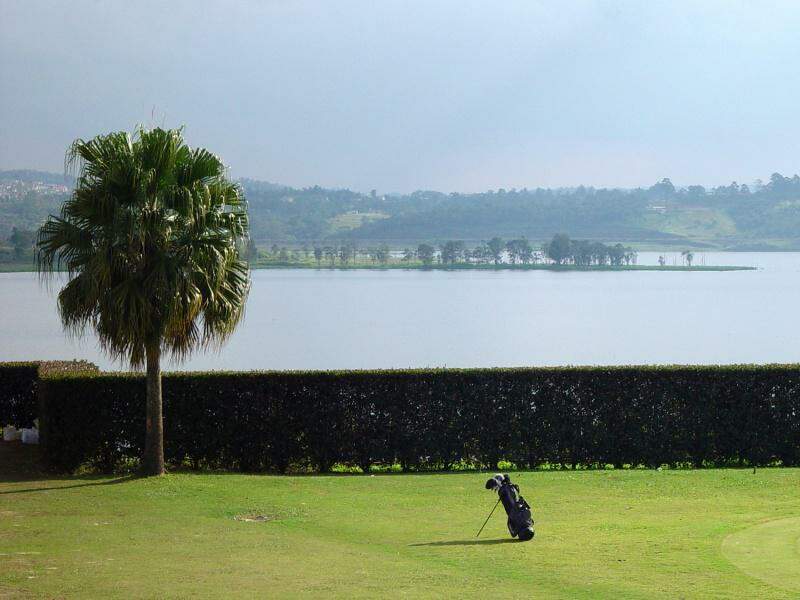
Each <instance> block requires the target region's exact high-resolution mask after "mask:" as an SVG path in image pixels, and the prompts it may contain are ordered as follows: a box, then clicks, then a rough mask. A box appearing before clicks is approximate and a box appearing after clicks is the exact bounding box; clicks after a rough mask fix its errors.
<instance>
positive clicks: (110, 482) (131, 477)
mask: <svg viewBox="0 0 800 600" xmlns="http://www.w3.org/2000/svg"><path fill="white" fill-rule="evenodd" d="M134 479H138V477H137V476H135V475H126V476H125V477H117V478H116V479H106V480H103V481H83V482H81V483H73V484H71V485H52V486H44V487H32V488H23V489H21V490H5V491H2V492H0V496H5V495H6V494H29V493H33V492H50V491H55V490H71V489H75V488H83V487H93V486H97V485H117V484H119V483H125V482H128V481H133V480H134ZM73 480H74V479H73ZM28 481H30V480H28ZM5 483H8V482H5Z"/></svg>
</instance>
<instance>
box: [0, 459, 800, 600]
mask: <svg viewBox="0 0 800 600" xmlns="http://www.w3.org/2000/svg"><path fill="white" fill-rule="evenodd" d="M12 459H13V456H9V454H8V453H4V454H0V460H3V461H5V464H4V465H0V466H2V475H0V598H5V597H10V598H16V597H23V598H25V597H40V596H41V597H47V598H53V597H59V598H60V597H65V598H73V597H85V598H144V597H146V598H150V597H170V598H171V597H204V598H219V597H223V596H240V597H298V596H300V597H371V598H378V597H414V598H417V597H443V596H450V597H456V596H458V597H487V596H489V595H495V594H500V595H501V596H502V597H505V598H522V597H536V598H598V597H608V598H679V597H682V598H703V597H707V598H728V597H730V598H734V597H740V598H756V597H758V598H797V597H798V596H799V595H800V583H799V582H800V519H798V518H797V517H800V470H790V469H770V470H759V471H758V472H757V473H755V474H753V473H752V472H751V471H749V470H713V471H662V472H658V471H617V472H614V471H592V472H574V473H573V472H533V473H517V474H512V477H514V478H515V479H516V481H517V482H518V483H519V484H520V486H521V488H522V492H523V494H524V495H525V496H526V497H527V498H528V499H529V501H530V502H531V504H532V505H533V507H534V517H535V519H536V522H537V523H536V525H537V537H536V538H535V539H534V540H533V541H532V542H529V543H514V542H510V540H509V537H508V534H507V532H506V530H505V522H504V516H503V515H501V514H500V511H501V509H498V512H497V513H495V516H494V517H493V518H492V520H491V521H490V523H489V525H488V526H487V527H486V529H485V531H484V533H483V535H482V536H481V539H480V540H478V541H477V542H476V540H475V537H474V536H475V532H476V531H477V529H478V527H479V526H480V525H481V523H482V522H483V519H484V518H485V516H486V514H487V513H488V511H489V510H490V509H491V507H492V505H493V503H494V501H495V498H496V496H494V495H493V494H491V493H490V492H487V491H486V490H484V489H483V483H484V481H485V479H486V477H487V474H485V473H484V474H479V473H469V474H431V475H386V476H370V477H365V476H327V477H325V476H308V477H302V476H300V477H275V476H246V475H238V474H236V475H234V474H230V475H229V474H173V475H168V476H166V477H164V478H160V479H149V480H142V479H128V478H122V479H119V478H113V477H105V478H69V479H40V478H30V477H29V476H26V475H25V474H24V473H23V472H20V471H18V470H14V469H13V468H11V467H10V466H9V461H10V460H12ZM238 515H247V516H256V515H261V516H265V517H267V518H268V519H270V520H268V521H265V522H258V521H240V520H236V519H234V517H236V516H238ZM777 519H786V521H784V522H783V523H780V524H775V525H772V526H770V525H762V524H765V523H769V522H770V521H773V520H777ZM750 527H754V528H753V529H749V528H750ZM731 534H733V535H731ZM762 549H763V552H762V551H761V550H762Z"/></svg>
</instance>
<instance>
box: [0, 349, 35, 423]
mask: <svg viewBox="0 0 800 600" xmlns="http://www.w3.org/2000/svg"><path fill="white" fill-rule="evenodd" d="M38 380H39V363H35V362H17V363H0V427H5V426H6V425H15V426H17V427H30V426H32V425H33V420H34V419H35V418H36V413H37V407H36V403H37V400H36V387H37V382H38Z"/></svg>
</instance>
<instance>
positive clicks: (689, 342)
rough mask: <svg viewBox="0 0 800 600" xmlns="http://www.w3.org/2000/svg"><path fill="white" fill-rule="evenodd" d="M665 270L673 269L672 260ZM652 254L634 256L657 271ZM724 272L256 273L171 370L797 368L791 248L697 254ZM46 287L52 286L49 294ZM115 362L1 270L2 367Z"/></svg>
mask: <svg viewBox="0 0 800 600" xmlns="http://www.w3.org/2000/svg"><path fill="white" fill-rule="evenodd" d="M666 256H667V263H668V264H673V263H677V264H680V257H679V255H677V254H676V253H667V255H666ZM657 260H658V253H651V252H643V253H640V254H639V263H640V264H655V263H656V262H657ZM703 262H704V263H705V264H707V265H712V264H713V265H747V266H755V267H759V269H758V270H756V271H729V272H655V271H644V272H641V271H640V272H637V271H630V272H552V271H452V272H448V271H416V270H409V271H401V270H391V271H328V270H320V271H317V270H262V271H254V272H253V287H252V291H251V293H250V300H249V302H248V305H247V314H246V317H245V319H244V322H243V323H242V324H241V325H240V327H239V329H238V331H237V332H236V333H235V334H234V336H233V337H232V338H231V340H230V341H229V342H228V344H227V345H226V346H225V347H224V348H223V349H222V351H220V352H210V353H205V354H198V355H196V356H194V357H193V358H192V359H190V360H189V361H187V362H186V363H184V364H182V365H174V364H171V365H167V366H168V368H171V369H184V370H185V369H189V370H210V369H224V370H242V369H352V368H403V367H433V366H436V367H440V366H448V367H494V366H534V365H568V364H572V365H586V364H588V365H594V364H598V365H616V364H672V363H684V364H686V363H704V364H715V363H719V364H723V363H773V362H797V361H798V360H800V352H798V340H800V320H798V319H797V317H796V313H797V310H798V307H800V253H705V254H703V253H696V257H695V263H696V264H701V263H703ZM53 287H57V285H54V286H53ZM69 358H83V359H87V360H91V361H93V362H95V363H97V364H98V365H100V366H101V367H102V368H105V369H120V368H124V366H121V365H119V364H113V363H111V362H110V361H109V360H108V359H107V358H105V357H104V356H103V355H102V354H101V352H100V351H99V350H98V348H97V344H96V340H95V339H94V338H93V337H88V338H86V339H83V340H70V339H69V338H68V337H67V336H65V334H64V333H63V332H62V329H61V325H60V322H59V320H58V315H57V312H56V301H55V291H54V290H50V291H48V290H47V289H46V288H45V287H43V286H42V285H41V284H40V283H39V280H38V277H37V275H36V274H33V273H3V274H0V361H8V360H34V359H69Z"/></svg>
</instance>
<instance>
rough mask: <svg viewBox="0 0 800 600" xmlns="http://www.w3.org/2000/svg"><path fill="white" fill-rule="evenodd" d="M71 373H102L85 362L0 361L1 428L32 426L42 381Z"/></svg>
mask: <svg viewBox="0 0 800 600" xmlns="http://www.w3.org/2000/svg"><path fill="white" fill-rule="evenodd" d="M70 373H73V374H74V373H82V374H87V373H99V369H98V368H97V366H96V365H94V364H92V363H90V362H86V361H83V360H72V361H35V362H34V361H30V362H0V427H4V426H6V425H15V426H17V427H31V426H33V421H34V419H36V416H37V413H38V399H37V388H38V382H39V378H40V377H50V376H57V375H66V374H70Z"/></svg>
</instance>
